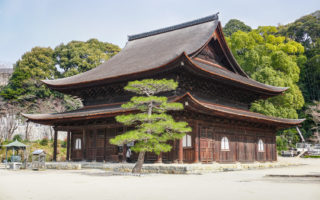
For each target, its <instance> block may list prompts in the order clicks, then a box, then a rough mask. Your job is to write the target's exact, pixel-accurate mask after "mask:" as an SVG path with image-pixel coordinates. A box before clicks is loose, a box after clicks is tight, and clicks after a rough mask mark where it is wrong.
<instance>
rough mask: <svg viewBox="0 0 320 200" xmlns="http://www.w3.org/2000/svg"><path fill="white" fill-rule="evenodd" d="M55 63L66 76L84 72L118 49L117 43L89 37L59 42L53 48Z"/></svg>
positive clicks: (109, 56) (115, 52) (103, 60)
mask: <svg viewBox="0 0 320 200" xmlns="http://www.w3.org/2000/svg"><path fill="white" fill-rule="evenodd" d="M54 51H55V52H54V57H55V61H56V64H57V65H58V66H59V68H60V69H62V70H63V73H62V76H63V77H68V76H72V75H75V74H78V73H82V72H86V71H88V70H90V69H93V68H95V67H96V66H98V65H100V64H101V63H103V62H105V61H106V60H108V59H109V58H111V57H112V56H114V55H115V54H117V53H118V52H119V51H120V48H119V47H118V46H117V45H114V44H111V43H107V42H100V41H98V40H97V39H90V40H88V41H87V42H82V41H71V42H69V43H68V44H66V45H65V44H61V45H59V46H57V47H56V48H55V50H54Z"/></svg>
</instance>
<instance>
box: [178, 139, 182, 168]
mask: <svg viewBox="0 0 320 200" xmlns="http://www.w3.org/2000/svg"><path fill="white" fill-rule="evenodd" d="M178 162H179V163H180V164H182V163H183V146H182V139H180V140H179V153H178Z"/></svg>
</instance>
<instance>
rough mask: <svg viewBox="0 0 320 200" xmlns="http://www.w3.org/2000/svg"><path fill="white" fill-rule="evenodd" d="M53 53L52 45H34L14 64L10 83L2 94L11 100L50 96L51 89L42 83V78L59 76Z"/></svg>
mask: <svg viewBox="0 0 320 200" xmlns="http://www.w3.org/2000/svg"><path fill="white" fill-rule="evenodd" d="M53 54H54V51H53V50H52V49H51V48H50V47H48V48H44V47H34V48H32V49H31V51H29V52H27V53H25V54H24V55H22V57H21V59H20V60H18V61H17V62H16V64H15V65H14V71H13V74H12V76H11V78H10V80H9V84H8V85H7V86H6V87H5V88H4V89H3V90H2V91H1V93H0V94H1V96H2V97H4V98H5V99H10V100H28V99H33V98H35V97H38V98H45V97H48V96H50V91H49V89H48V88H46V87H45V86H44V85H42V84H41V82H40V80H42V79H53V78H55V77H57V75H58V71H57V69H56V67H55V62H54V59H53Z"/></svg>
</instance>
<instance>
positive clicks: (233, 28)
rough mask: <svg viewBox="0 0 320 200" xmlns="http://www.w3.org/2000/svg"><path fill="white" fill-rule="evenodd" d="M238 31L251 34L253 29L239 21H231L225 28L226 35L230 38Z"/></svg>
mask: <svg viewBox="0 0 320 200" xmlns="http://www.w3.org/2000/svg"><path fill="white" fill-rule="evenodd" d="M237 31H243V32H250V31H251V27H250V26H248V25H246V24H245V23H243V22H242V21H240V20H237V19H230V20H229V21H228V23H226V25H225V26H224V27H223V33H224V35H225V36H228V37H230V36H231V35H232V34H233V33H235V32H237Z"/></svg>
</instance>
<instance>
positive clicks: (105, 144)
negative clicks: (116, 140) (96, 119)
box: [103, 128, 108, 162]
mask: <svg viewBox="0 0 320 200" xmlns="http://www.w3.org/2000/svg"><path fill="white" fill-rule="evenodd" d="M103 141H104V142H103V145H104V148H103V162H106V161H107V155H106V151H107V144H108V143H107V142H108V141H107V129H106V128H105V129H104V140H103Z"/></svg>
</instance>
